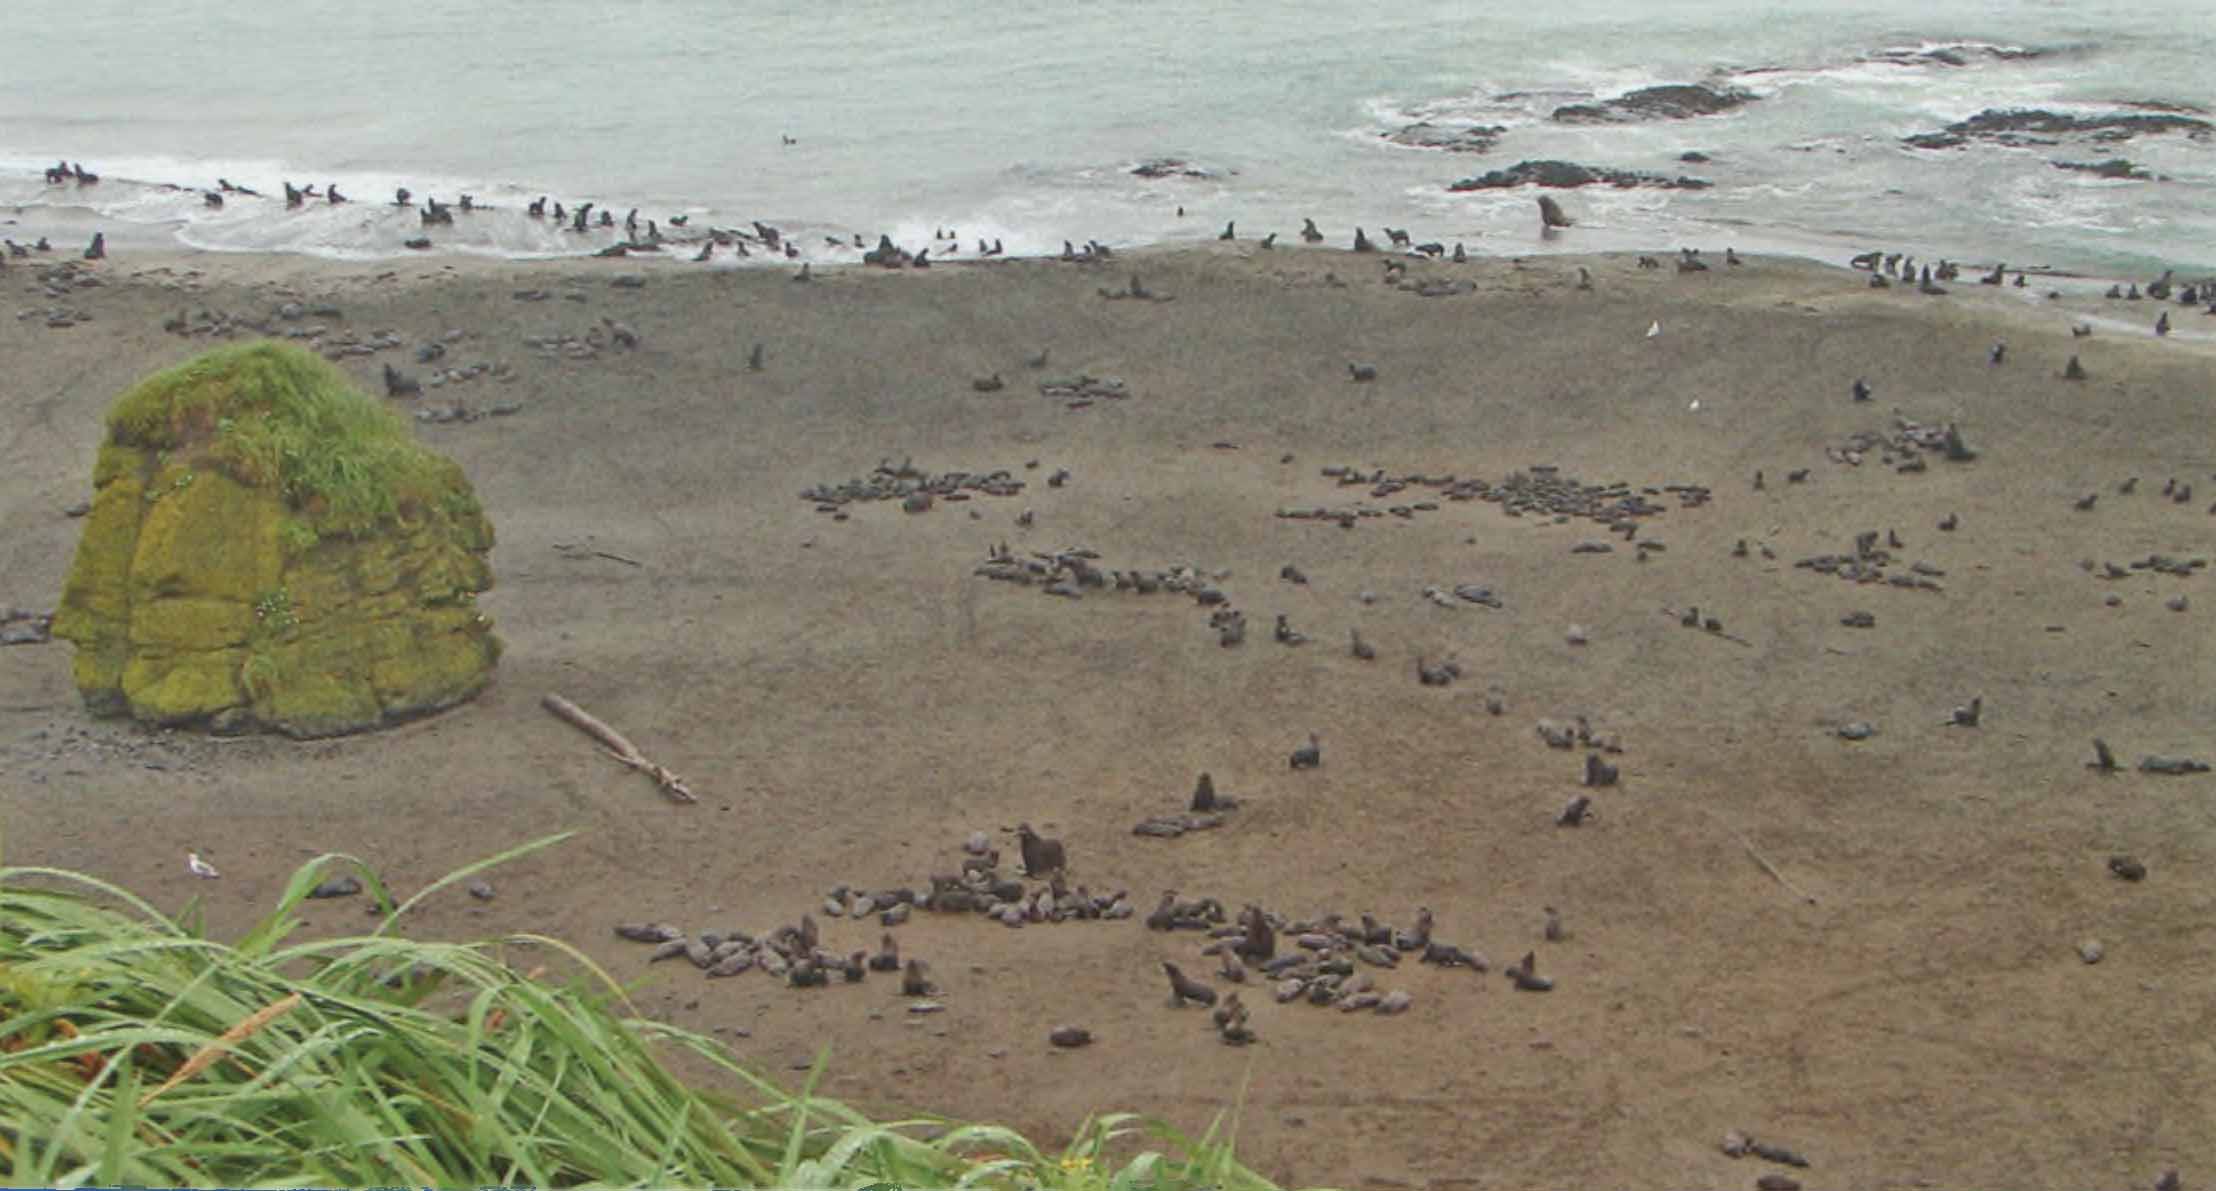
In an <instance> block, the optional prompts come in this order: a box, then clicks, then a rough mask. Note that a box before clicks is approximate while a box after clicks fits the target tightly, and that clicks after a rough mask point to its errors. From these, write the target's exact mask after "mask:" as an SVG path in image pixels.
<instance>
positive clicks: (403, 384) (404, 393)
mask: <svg viewBox="0 0 2216 1191" xmlns="http://www.w3.org/2000/svg"><path fill="white" fill-rule="evenodd" d="M422 392H423V384H422V382H420V381H418V380H416V378H414V377H412V376H409V375H408V374H407V373H405V372H402V371H400V370H399V369H398V368H395V367H393V366H392V365H390V364H387V365H385V396H387V397H414V396H417V395H419V394H421V393H422Z"/></svg>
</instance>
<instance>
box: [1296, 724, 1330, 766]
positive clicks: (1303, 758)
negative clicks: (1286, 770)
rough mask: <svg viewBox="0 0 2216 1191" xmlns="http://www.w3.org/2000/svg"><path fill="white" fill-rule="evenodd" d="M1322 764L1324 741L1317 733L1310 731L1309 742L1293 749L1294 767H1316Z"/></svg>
mask: <svg viewBox="0 0 2216 1191" xmlns="http://www.w3.org/2000/svg"><path fill="white" fill-rule="evenodd" d="M1322 764H1323V741H1322V740H1320V739H1318V738H1317V736H1316V734H1315V733H1313V732H1310V733H1309V734H1308V743H1307V744H1304V745H1302V746H1301V747H1299V748H1297V749H1294V750H1293V756H1292V767H1293V768H1294V769H1314V768H1316V767H1317V766H1319V765H1322Z"/></svg>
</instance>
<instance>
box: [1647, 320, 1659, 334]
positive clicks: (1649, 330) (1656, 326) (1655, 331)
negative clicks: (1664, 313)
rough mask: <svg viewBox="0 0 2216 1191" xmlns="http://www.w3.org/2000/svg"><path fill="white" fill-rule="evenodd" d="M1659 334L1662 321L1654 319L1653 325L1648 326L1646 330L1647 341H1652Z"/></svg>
mask: <svg viewBox="0 0 2216 1191" xmlns="http://www.w3.org/2000/svg"><path fill="white" fill-rule="evenodd" d="M1661 333H1662V320H1661V319H1656V320H1654V323H1653V324H1652V325H1651V326H1649V327H1648V328H1647V338H1649V339H1652V338H1654V337H1655V336H1657V335H1660V334H1661Z"/></svg>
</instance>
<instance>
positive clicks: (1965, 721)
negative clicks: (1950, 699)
mask: <svg viewBox="0 0 2216 1191" xmlns="http://www.w3.org/2000/svg"><path fill="white" fill-rule="evenodd" d="M1984 718H1985V696H1983V695H1975V696H1972V697H1971V699H1970V701H1969V702H1968V703H1965V704H1963V705H1962V706H1960V707H1957V708H1955V709H1954V710H1953V711H1950V712H1948V713H1947V726H1948V727H1950V728H1975V727H1977V726H1978V721H1980V720H1982V719H1984Z"/></svg>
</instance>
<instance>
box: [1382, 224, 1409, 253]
mask: <svg viewBox="0 0 2216 1191" xmlns="http://www.w3.org/2000/svg"><path fill="white" fill-rule="evenodd" d="M1385 238H1386V239H1387V240H1390V241H1392V243H1393V247H1395V248H1406V247H1408V229H1406V228H1391V227H1389V228H1386V229H1385Z"/></svg>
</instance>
